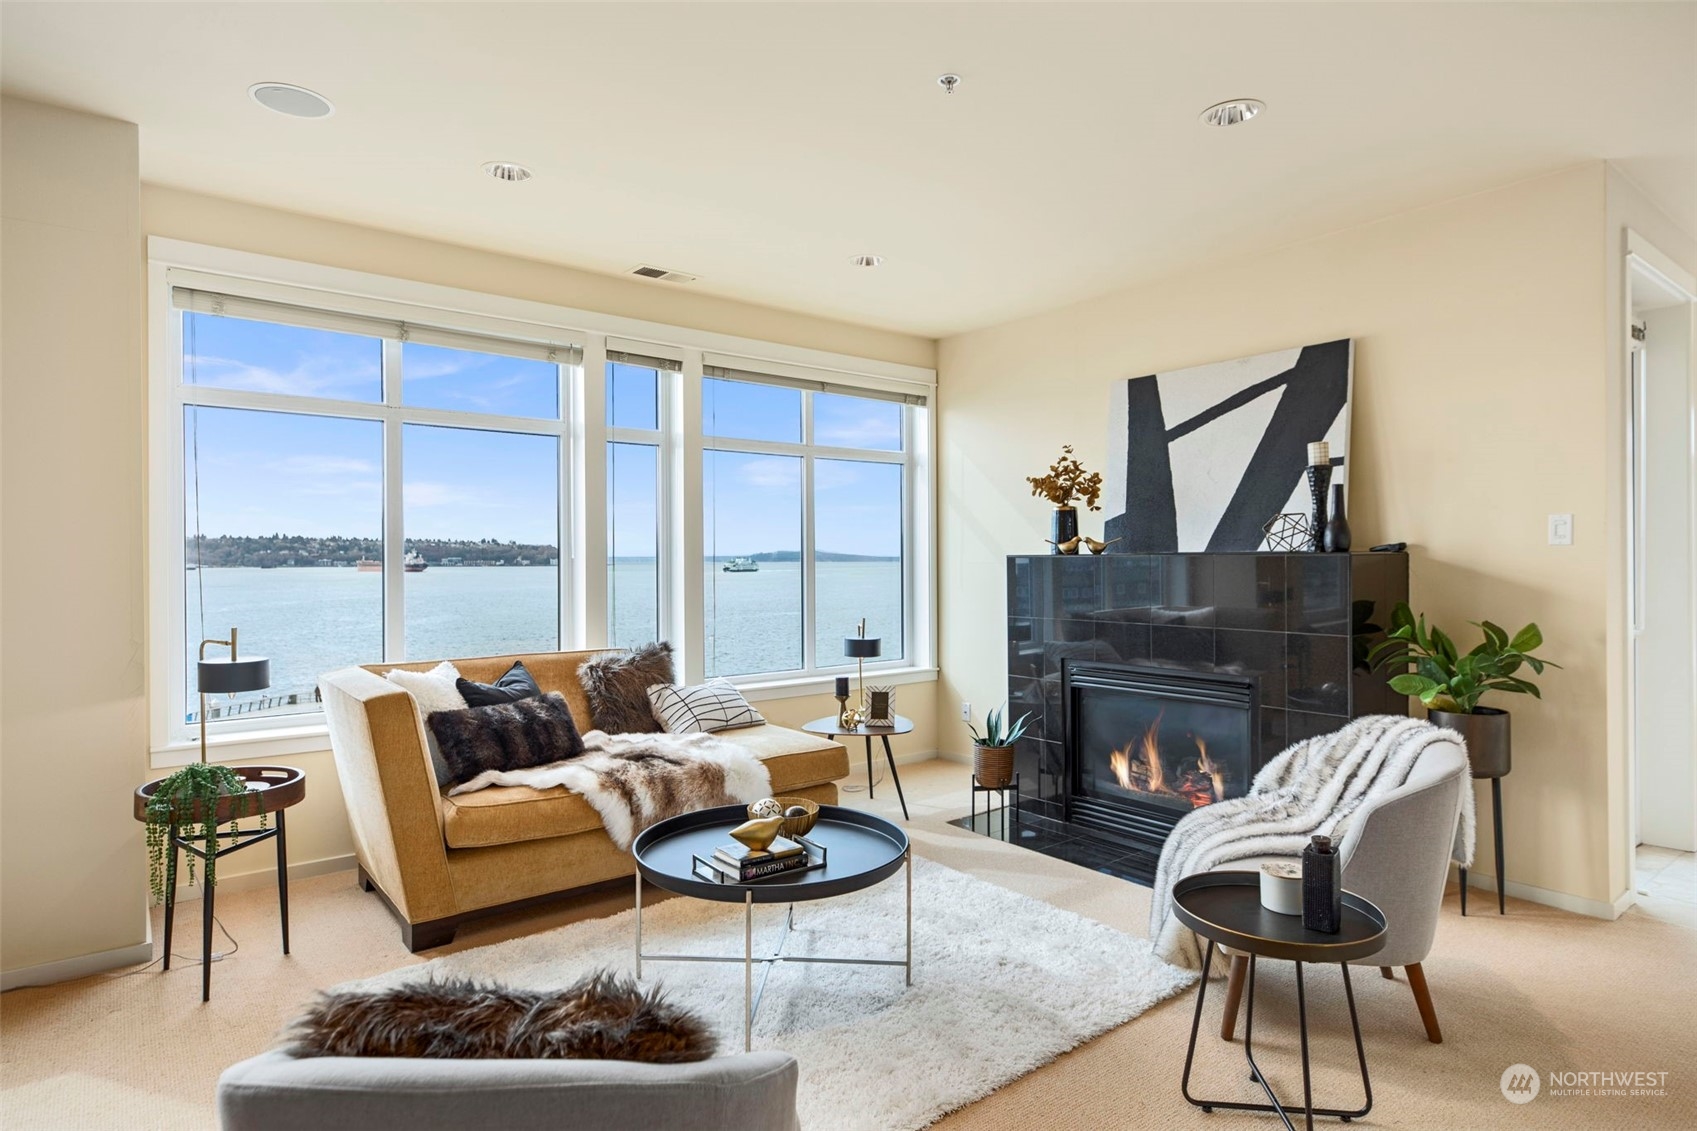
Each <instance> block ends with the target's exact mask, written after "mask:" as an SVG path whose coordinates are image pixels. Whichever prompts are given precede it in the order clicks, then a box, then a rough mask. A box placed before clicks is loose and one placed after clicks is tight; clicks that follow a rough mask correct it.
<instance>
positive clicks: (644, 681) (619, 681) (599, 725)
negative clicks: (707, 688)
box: [577, 643, 676, 734]
mask: <svg viewBox="0 0 1697 1131" xmlns="http://www.w3.org/2000/svg"><path fill="white" fill-rule="evenodd" d="M577 678H578V682H579V683H581V684H583V692H584V694H585V695H586V696H588V697H589V713H590V715H591V716H592V717H593V718H594V720H595V729H596V730H604V731H606V732H607V733H608V734H656V733H658V732H660V731H662V730H664V729H665V728H664V727H662V726H661V725H660V720H658V719H656V718H655V717H654V708H653V707H652V706H650V705H649V702H648V689H649V688H650V687H653V686H654V685H655V684H657V683H675V682H676V680H675V679H674V678H673V676H672V646H671V645H670V644H666V643H660V644H647V645H644V646H643V647H641V648H633V649H632V650H631V651H629V652H604V653H602V654H601V655H599V656H595V657H593V658H591V659H588V660H585V661H584V662H583V665H582V666H581V667H579V668H578V669H577Z"/></svg>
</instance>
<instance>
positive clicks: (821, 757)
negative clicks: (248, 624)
mask: <svg viewBox="0 0 1697 1131" xmlns="http://www.w3.org/2000/svg"><path fill="white" fill-rule="evenodd" d="M601 654H603V653H602V652H600V651H586V652H544V653H536V654H530V655H514V656H492V657H481V658H475V659H465V660H454V661H453V663H454V666H455V667H456V668H458V669H459V671H460V674H461V675H463V676H464V677H465V678H467V679H471V680H476V681H479V682H493V681H494V680H496V679H498V678H499V677H500V676H501V675H502V673H504V672H505V671H506V670H507V669H508V668H510V667H511V666H512V664H513V662H514V661H516V660H522V661H523V662H524V665H525V667H526V668H528V669H529V670H530V672H531V674H532V675H533V676H534V677H535V678H536V681H537V684H538V685H539V686H540V687H541V688H542V690H543V691H544V692H549V691H557V692H559V693H560V694H561V695H563V696H564V697H565V700H566V703H567V704H568V705H569V706H570V708H571V712H572V718H573V721H574V722H576V724H577V726H578V729H579V730H580V731H585V732H587V731H588V730H590V729H592V721H591V716H590V708H589V700H588V698H587V696H586V695H585V693H584V689H583V686H582V684H581V683H580V682H579V680H578V666H579V665H580V664H582V663H583V662H584V661H585V660H587V659H589V658H591V657H593V656H597V655H601ZM440 662H441V661H439V660H426V661H419V662H413V663H405V664H368V665H365V666H363V667H352V668H343V669H341V670H340V671H336V672H332V673H330V674H329V675H326V676H325V677H324V678H323V679H322V680H321V681H320V683H319V688H320V691H321V693H322V695H323V699H324V714H325V717H326V719H327V720H328V722H329V728H330V746H331V749H332V751H333V752H334V754H335V759H336V771H337V775H338V777H339V778H340V780H341V786H342V796H343V799H344V800H345V802H346V804H347V807H348V823H349V824H350V825H351V826H352V829H353V837H354V847H355V853H356V855H357V858H358V862H359V883H360V886H361V887H362V888H364V889H365V890H366V891H372V890H375V891H377V892H378V893H379V894H380V895H381V896H382V897H383V899H384V901H385V902H386V903H387V904H388V905H389V907H390V909H391V910H392V911H393V912H394V913H395V915H396V916H397V917H398V918H399V919H400V921H401V937H402V938H403V939H404V940H405V942H406V945H407V949H408V950H410V951H413V952H414V953H417V952H418V951H421V950H428V949H430V948H432V947H438V946H443V945H446V944H447V943H449V942H452V941H453V938H454V933H455V931H456V930H457V928H458V927H459V925H460V924H461V923H463V922H465V921H467V920H469V919H472V918H476V917H478V916H480V915H489V914H493V913H496V912H500V911H510V910H515V909H517V908H521V907H526V906H532V905H535V904H538V903H542V902H544V901H547V900H550V899H554V898H558V897H560V896H563V895H567V894H571V893H575V892H581V891H582V890H583V889H585V888H589V887H592V886H595V885H599V884H606V883H609V882H611V881H615V880H619V879H622V878H624V877H628V876H630V875H631V874H632V873H633V871H634V867H633V865H632V862H631V856H630V853H629V852H627V851H625V850H623V849H621V848H619V847H618V845H617V844H615V843H614V842H613V839H612V838H611V837H610V836H608V834H607V831H606V830H605V829H604V828H603V827H602V824H601V818H600V816H599V815H598V814H597V813H596V812H595V810H594V809H593V808H592V807H591V806H590V805H589V803H588V802H587V801H585V800H584V799H583V798H582V797H581V796H579V795H578V794H575V793H572V792H570V791H568V790H566V789H563V788H553V789H544V790H536V789H530V788H528V787H525V786H512V787H498V788H492V789H484V790H479V791H477V792H475V793H468V794H464V795H461V796H458V797H449V796H447V795H446V794H445V793H444V791H442V790H441V789H439V788H438V787H437V785H436V777H435V774H434V772H433V770H432V767H431V761H430V754H429V747H428V744H427V741H426V737H425V727H424V720H423V719H422V718H421V717H420V715H419V712H418V710H417V708H416V707H415V705H414V702H413V699H412V696H410V695H409V694H408V693H407V692H406V691H405V690H403V689H402V688H401V687H399V686H398V685H396V684H395V683H392V682H390V681H389V680H387V679H385V678H383V676H384V673H385V672H387V671H389V670H391V669H394V668H402V669H405V670H409V671H428V670H429V669H431V668H433V667H435V666H436V665H437V664H438V663H440ZM717 737H719V738H722V739H724V740H725V741H727V742H734V743H736V744H738V745H740V746H743V747H745V748H747V749H748V750H750V751H751V752H753V753H754V755H755V756H756V757H758V758H759V759H760V760H761V761H762V762H763V763H764V764H765V766H766V768H767V770H768V771H769V772H770V773H771V775H772V791H773V793H774V794H784V795H790V796H796V797H806V798H809V799H810V800H813V801H817V802H819V803H821V804H835V803H836V800H837V787H836V784H835V783H836V782H837V781H838V780H840V779H841V778H844V777H847V776H848V752H847V750H845V749H844V748H843V747H842V746H840V745H838V744H837V743H835V742H831V741H830V740H828V739H822V738H817V737H815V736H813V735H809V734H803V733H801V732H800V731H795V730H790V729H788V728H786V727H780V726H774V725H772V724H770V723H767V724H762V725H758V726H752V727H745V728H741V729H738V730H728V731H720V732H719V733H718V735H717Z"/></svg>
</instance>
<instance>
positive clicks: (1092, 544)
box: [1084, 535, 1119, 554]
mask: <svg viewBox="0 0 1697 1131" xmlns="http://www.w3.org/2000/svg"><path fill="white" fill-rule="evenodd" d="M1118 541H1119V539H1118V538H1110V539H1108V540H1107V541H1106V542H1098V541H1097V540H1096V539H1094V538H1091V537H1090V536H1089V535H1085V536H1084V544H1085V545H1086V546H1088V547H1089V548H1090V552H1091V553H1092V554H1100V553H1101V552H1102V551H1103V550H1106V549H1107V548H1108V547H1109V546H1112V545H1113V544H1114V543H1115V542H1118Z"/></svg>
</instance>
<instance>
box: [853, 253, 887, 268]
mask: <svg viewBox="0 0 1697 1131" xmlns="http://www.w3.org/2000/svg"><path fill="white" fill-rule="evenodd" d="M849 262H850V263H852V264H854V265H855V266H856V267H876V266H878V264H880V263H882V262H884V257H883V256H882V255H857V256H855V257H854V258H853V259H851V260H849Z"/></svg>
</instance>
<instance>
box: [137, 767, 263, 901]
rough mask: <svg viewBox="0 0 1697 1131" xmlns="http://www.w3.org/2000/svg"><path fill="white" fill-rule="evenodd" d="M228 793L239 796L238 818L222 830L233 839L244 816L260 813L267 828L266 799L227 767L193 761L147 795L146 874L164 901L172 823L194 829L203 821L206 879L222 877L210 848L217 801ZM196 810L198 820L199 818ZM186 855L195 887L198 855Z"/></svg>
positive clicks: (215, 829) (215, 828) (210, 881)
mask: <svg viewBox="0 0 1697 1131" xmlns="http://www.w3.org/2000/svg"><path fill="white" fill-rule="evenodd" d="M227 796H228V797H235V798H238V799H239V800H237V801H234V802H232V806H233V808H235V809H236V811H237V813H236V819H235V820H232V821H231V822H230V831H229V832H228V833H226V834H224V835H226V836H228V837H229V838H230V839H231V841H232V843H233V842H234V840H235V837H236V835H237V834H238V833H239V832H240V831H241V827H240V825H239V820H240V818H241V817H244V816H251V815H253V814H255V813H257V814H259V827H260V828H261V829H263V828H265V808H264V801H263V800H262V799H261V798H260V795H259V794H258V793H257V792H250V791H249V789H248V786H247V779H246V778H244V777H242V776H241V775H240V774H238V773H236V771H234V770H232V769H230V767H228V766H213V765H208V764H206V763H204V762H191V763H189V764H188V765H186V766H184V767H183V768H182V769H180V770H178V771H177V772H176V773H174V774H172V775H170V776H169V777H166V778H163V779H161V780H160V782H159V788H158V789H156V790H155V791H154V792H153V795H152V796H151V797H149V798H148V799H147V806H146V816H147V821H146V828H147V864H148V871H147V878H148V884H149V886H150V887H151V888H152V889H153V898H154V899H155V900H157V901H158V902H160V903H163V902H165V896H166V892H165V882H166V874H167V867H166V865H167V861H169V859H170V856H171V852H172V847H171V843H170V840H171V830H172V828H174V827H175V828H185V829H192V828H194V827H195V826H197V825H198V826H199V828H200V834H199V835H200V836H201V838H202V840H201V843H202V844H204V845H205V846H206V848H207V849H208V852H207V857H206V882H207V883H208V884H215V883H217V882H218V877H217V869H218V856H217V854H216V853H215V852H212V851H211V849H212V848H214V847H215V844H216V840H217V837H218V836H219V833H218V801H219V799H220V798H222V797H227ZM197 814H198V816H199V818H200V819H199V820H196V819H195V818H196V815H197ZM185 855H186V856H187V858H188V865H189V884H190V886H193V884H194V882H195V875H194V862H195V854H194V853H192V852H189V853H185Z"/></svg>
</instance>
